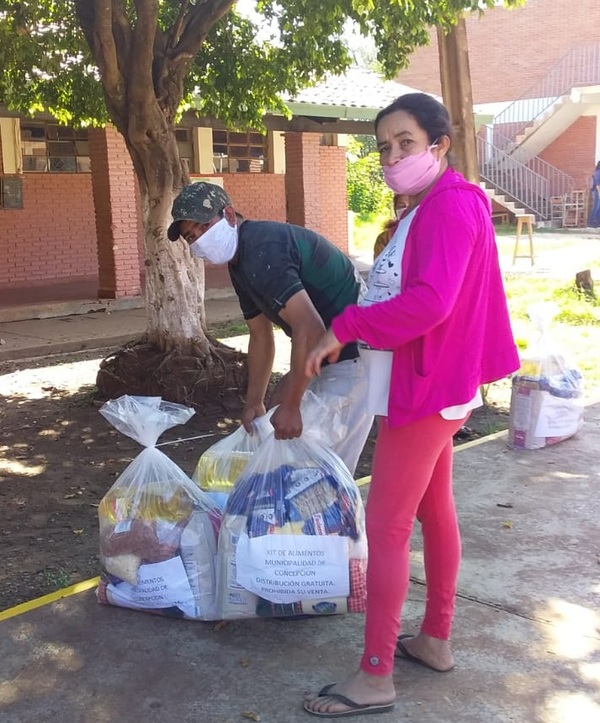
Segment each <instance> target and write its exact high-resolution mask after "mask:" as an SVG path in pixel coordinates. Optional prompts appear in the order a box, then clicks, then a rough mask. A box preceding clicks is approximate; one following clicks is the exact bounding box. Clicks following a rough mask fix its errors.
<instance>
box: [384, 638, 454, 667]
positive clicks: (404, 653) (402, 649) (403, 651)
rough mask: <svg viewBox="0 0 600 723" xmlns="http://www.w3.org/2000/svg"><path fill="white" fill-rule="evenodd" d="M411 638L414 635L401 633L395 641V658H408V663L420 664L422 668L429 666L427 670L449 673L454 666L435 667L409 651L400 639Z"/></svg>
mask: <svg viewBox="0 0 600 723" xmlns="http://www.w3.org/2000/svg"><path fill="white" fill-rule="evenodd" d="M411 638H414V635H401V636H400V637H399V638H398V640H397V641H396V652H395V653H394V657H395V658H399V659H400V660H408V661H409V662H410V663H416V664H417V665H422V666H423V667H424V668H429V670H435V672H436V673H449V672H450V671H451V670H453V669H454V666H452V667H451V668H436V667H435V666H433V665H430V664H429V663H426V662H425V661H424V660H421V658H417V656H416V655H413V654H412V653H409V652H408V650H407V648H406V645H404V643H403V642H402V641H403V640H410V639H411Z"/></svg>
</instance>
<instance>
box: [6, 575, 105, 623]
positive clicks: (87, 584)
mask: <svg viewBox="0 0 600 723" xmlns="http://www.w3.org/2000/svg"><path fill="white" fill-rule="evenodd" d="M99 580H100V578H99V577H94V578H92V579H91V580H84V581H83V582H76V583H75V585H71V586H70V587H65V588H64V589H62V590H56V591H55V592H51V593H49V594H48V595H44V596H43V597H38V598H36V599H35V600H29V601H28V602H24V603H21V604H20V605H16V606H15V607H14V608H9V609H8V610H3V611H2V612H0V622H2V621H3V620H8V619H9V618H14V617H16V616H17V615H22V614H23V613H28V612H30V611H31V610H35V609H36V608H41V607H42V606H43V605H49V604H50V603H53V602H56V601H57V600H61V599H62V598H63V597H69V596H70V595H76V594H77V593H79V592H84V591H85V590H89V589H90V588H92V587H96V585H97V584H98V581H99Z"/></svg>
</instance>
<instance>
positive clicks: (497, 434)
mask: <svg viewBox="0 0 600 723" xmlns="http://www.w3.org/2000/svg"><path fill="white" fill-rule="evenodd" d="M507 436H508V430H507V429H503V430H502V431H500V432H494V434H486V435H485V437H479V439H472V440H471V441H470V442H464V443H463V444H457V445H456V447H454V451H455V452H461V451H462V450H463V449H471V447H478V446H479V445H480V444H484V443H485V442H492V441H493V440H494V439H500V438H501V437H507Z"/></svg>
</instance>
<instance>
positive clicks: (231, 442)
mask: <svg viewBox="0 0 600 723" xmlns="http://www.w3.org/2000/svg"><path fill="white" fill-rule="evenodd" d="M270 418H271V414H270V413H268V414H265V415H263V416H262V417H257V418H256V419H255V420H254V423H253V426H254V434H248V432H247V431H246V429H245V428H244V426H243V425H240V426H239V427H238V428H237V429H236V430H235V431H234V432H232V433H231V434H230V435H228V436H227V437H224V438H223V439H220V440H219V441H218V442H216V443H215V444H213V445H212V446H211V447H209V448H208V449H207V450H206V451H205V452H204V453H203V454H202V455H201V456H200V459H199V460H198V464H197V465H196V469H195V471H194V474H193V475H192V479H193V480H194V481H195V482H196V483H197V484H198V486H199V487H200V489H202V490H204V491H206V492H216V493H226V494H229V493H230V492H231V490H232V489H233V486H234V484H235V481H236V480H237V479H238V477H239V476H240V475H241V474H242V472H243V471H244V469H245V467H246V465H247V464H248V462H249V461H250V458H251V457H252V455H253V454H254V452H255V451H256V450H257V449H258V447H259V446H260V444H261V442H263V441H264V440H265V439H266V438H267V437H268V436H269V435H271V434H273V427H272V426H271V422H270Z"/></svg>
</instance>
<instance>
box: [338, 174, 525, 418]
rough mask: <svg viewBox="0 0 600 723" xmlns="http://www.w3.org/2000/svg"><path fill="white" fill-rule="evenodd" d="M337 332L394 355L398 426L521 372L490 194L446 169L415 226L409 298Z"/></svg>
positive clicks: (348, 318)
mask: <svg viewBox="0 0 600 723" xmlns="http://www.w3.org/2000/svg"><path fill="white" fill-rule="evenodd" d="M331 328H332V330H333V333H334V334H335V336H336V337H337V339H338V340H339V341H340V342H342V343H344V344H346V343H348V342H350V341H354V340H356V339H362V340H363V341H365V342H366V343H367V344H369V345H370V346H373V347H376V348H377V347H378V348H382V349H393V352H394V355H393V362H392V380H391V389H390V397H389V404H388V420H389V424H390V426H392V427H399V426H402V425H404V424H407V423H409V422H412V421H415V420H417V419H421V418H423V417H427V416H429V415H430V414H434V413H435V412H439V411H440V410H442V409H444V408H445V407H451V406H454V405H456V404H465V403H466V402H469V401H470V400H471V399H472V398H473V397H474V396H475V394H476V392H477V389H478V387H479V386H480V385H481V384H487V383H489V382H492V381H495V380H497V379H500V378H502V377H505V376H507V375H508V374H510V373H512V372H514V371H515V370H516V369H518V367H519V357H518V354H517V349H516V346H515V343H514V339H513V335H512V330H511V327H510V320H509V316H508V309H507V306H506V298H505V295H504V288H503V285H502V276H501V273H500V265H499V263H498V251H497V248H496V240H495V234H494V228H493V225H492V222H491V218H490V203H489V201H488V199H487V197H486V195H485V193H483V191H482V190H481V189H480V188H479V187H478V186H476V185H474V184H472V183H469V182H467V181H466V180H465V179H464V178H463V177H462V176H461V175H460V174H459V173H457V172H456V171H454V170H453V169H452V168H449V169H448V170H446V171H445V172H444V173H443V174H442V176H441V177H440V178H439V180H438V181H437V183H436V184H435V186H434V187H433V188H432V190H431V191H430V192H429V193H428V194H427V196H426V197H425V198H424V199H423V200H422V201H421V203H420V205H419V207H418V209H417V212H416V214H415V217H414V219H413V222H412V224H411V226H410V229H409V232H408V237H407V239H406V248H405V251H404V255H403V257H402V292H401V293H400V294H398V295H397V296H396V297H394V298H393V299H390V300H389V301H384V302H381V303H378V304H373V305H372V306H369V307H359V306H349V307H347V308H346V309H345V310H344V311H343V312H342V314H340V315H339V316H337V317H336V318H335V319H334V320H333V322H332V324H331Z"/></svg>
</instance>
